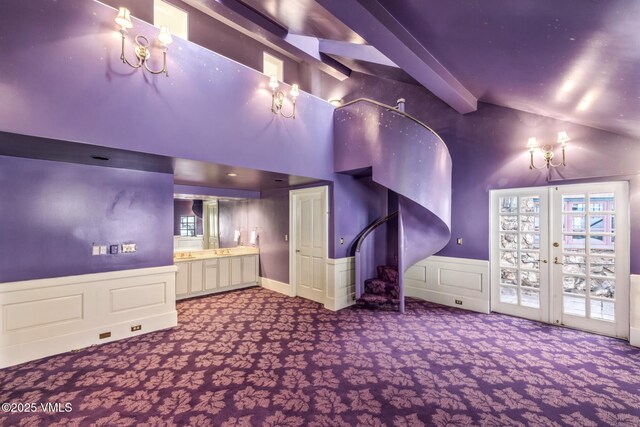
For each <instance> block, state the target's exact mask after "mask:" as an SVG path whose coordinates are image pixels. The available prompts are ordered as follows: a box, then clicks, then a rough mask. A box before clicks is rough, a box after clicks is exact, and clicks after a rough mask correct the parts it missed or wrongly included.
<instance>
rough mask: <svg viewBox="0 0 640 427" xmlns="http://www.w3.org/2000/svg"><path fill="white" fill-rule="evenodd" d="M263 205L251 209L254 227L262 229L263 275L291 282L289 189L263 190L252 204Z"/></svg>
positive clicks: (251, 221) (251, 226)
mask: <svg viewBox="0 0 640 427" xmlns="http://www.w3.org/2000/svg"><path fill="white" fill-rule="evenodd" d="M256 203H259V206H258V207H257V209H256V208H254V209H252V210H250V212H254V213H255V214H256V215H253V216H252V217H250V220H249V226H250V228H251V229H253V227H257V229H258V246H259V247H260V276H262V277H266V278H269V279H272V280H277V281H279V282H283V283H289V241H287V240H285V238H284V236H285V235H288V234H289V190H288V189H283V190H269V191H264V192H263V193H262V198H261V199H260V200H259V201H254V200H252V201H250V202H249V204H250V205H255V204H256Z"/></svg>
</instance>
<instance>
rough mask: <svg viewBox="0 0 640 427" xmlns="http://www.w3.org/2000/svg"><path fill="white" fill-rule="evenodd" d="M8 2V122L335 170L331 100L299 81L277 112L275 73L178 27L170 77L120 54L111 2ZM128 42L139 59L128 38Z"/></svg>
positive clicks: (0, 49) (292, 169)
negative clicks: (291, 110) (286, 106)
mask: <svg viewBox="0 0 640 427" xmlns="http://www.w3.org/2000/svg"><path fill="white" fill-rule="evenodd" d="M2 9H3V10H2V12H3V13H2V14H1V15H0V38H2V40H3V43H1V44H0V56H2V58H3V72H2V74H1V75H0V98H1V99H2V100H3V102H2V103H0V131H6V132H14V133H18V134H25V135H34V136H42V137H48V138H53V139H62V140H67V141H76V142H80V143H87V144H94V145H101V146H105V147H111V148H123V149H127V150H133V151H139V152H144V153H154V154H159V155H164V156H168V157H174V158H184V159H192V160H199V161H203V162H210V163H217V164H226V165H234V166H240V167H246V168H253V169H259V170H267V171H277V172H280V173H284V174H291V175H300V176H306V177H311V178H316V179H331V178H332V175H333V173H332V114H333V107H332V106H331V105H330V104H328V103H327V102H325V101H323V100H321V99H318V98H316V97H313V96H310V95H308V94H307V93H304V92H302V93H301V94H300V96H299V97H298V103H297V114H296V116H297V118H296V120H290V119H289V120H286V119H284V118H282V117H279V116H276V115H274V114H273V113H272V112H271V111H270V106H271V92H270V90H269V88H268V86H267V83H268V77H267V76H265V75H263V74H262V73H259V72H256V71H254V70H251V69H249V68H247V67H245V66H243V65H241V64H238V63H236V62H233V61H230V60H228V59H227V58H224V57H222V56H221V55H218V54H215V53H212V52H211V51H209V50H207V49H205V48H203V47H200V46H197V45H195V44H194V43H190V42H187V41H184V40H181V39H179V38H177V37H176V38H175V39H174V43H173V44H172V45H171V47H170V49H169V53H168V67H169V75H170V77H165V76H163V75H159V76H152V75H150V74H149V73H146V72H143V71H142V70H133V69H131V68H130V67H128V66H127V65H125V64H122V62H120V59H119V57H120V40H119V34H118V32H117V30H118V28H117V26H116V24H115V23H114V22H113V18H114V14H115V12H114V10H113V9H111V8H110V7H107V6H105V5H103V4H100V3H98V2H93V1H83V2H47V1H33V2H21V1H16V0H9V1H7V2H3V5H2ZM24 16H29V17H30V18H29V19H27V20H25V19H21V17H24ZM44 29H46V31H44ZM132 33H133V34H138V33H140V34H143V35H146V36H148V37H149V39H151V40H152V39H155V36H156V35H157V29H156V28H154V27H152V26H151V25H149V24H146V23H144V22H142V21H139V20H134V29H133V31H132ZM26 48H28V49H29V55H24V52H25V49H26ZM126 49H127V50H126V52H127V55H129V58H130V59H131V55H133V48H132V46H131V38H129V39H128V40H127V46H126ZM87 52H92V53H91V54H86V53H87ZM152 55H153V56H152V66H154V67H155V66H157V65H158V64H157V62H156V60H155V59H153V58H158V57H159V51H158V50H157V49H153V53H152ZM33 58H38V62H40V63H43V64H47V66H48V67H49V68H50V69H51V70H52V71H51V72H49V73H46V75H45V74H43V73H42V72H41V71H40V70H39V69H38V67H34V66H33ZM69 58H72V59H71V60H70V59H69ZM283 89H284V90H285V91H286V90H287V89H288V88H286V87H283ZM87 100H94V101H91V103H90V104H89V105H90V108H88V106H87V102H88V101H87ZM98 100H99V101H98ZM62 106H63V108H61V107H62ZM134 112H135V113H134Z"/></svg>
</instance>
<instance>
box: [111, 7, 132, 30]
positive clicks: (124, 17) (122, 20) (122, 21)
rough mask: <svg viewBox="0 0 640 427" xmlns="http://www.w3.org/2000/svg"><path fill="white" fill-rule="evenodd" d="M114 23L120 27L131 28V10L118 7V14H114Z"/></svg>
mask: <svg viewBox="0 0 640 427" xmlns="http://www.w3.org/2000/svg"><path fill="white" fill-rule="evenodd" d="M115 21H116V24H118V25H120V26H121V27H122V28H133V24H132V23H131V12H130V11H129V9H127V8H126V7H120V8H119V9H118V15H117V16H116V19H115Z"/></svg>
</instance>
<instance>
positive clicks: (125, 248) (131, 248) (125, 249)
mask: <svg viewBox="0 0 640 427" xmlns="http://www.w3.org/2000/svg"><path fill="white" fill-rule="evenodd" d="M136 250H137V247H136V244H135V243H123V244H122V253H123V254H130V253H133V252H135V251H136Z"/></svg>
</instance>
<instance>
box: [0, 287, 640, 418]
mask: <svg viewBox="0 0 640 427" xmlns="http://www.w3.org/2000/svg"><path fill="white" fill-rule="evenodd" d="M177 307H178V312H179V326H178V327H176V328H173V329H170V330H165V331H159V332H154V333H150V334H146V335H141V336H138V337H134V338H129V339H126V340H122V341H118V342H113V343H108V344H104V345H100V346H96V347H91V348H87V349H84V350H81V351H78V352H75V353H67V354H62V355H59V356H54V357H50V358H47V359H42V360H38V361H34V362H29V363H26V364H22V365H19V366H15V367H11V368H7V369H3V370H0V385H1V389H0V401H1V402H2V403H6V402H9V403H19V402H21V403H25V404H26V403H32V402H37V403H38V404H40V403H43V402H45V403H46V402H49V403H52V404H55V403H59V404H61V405H64V404H70V408H68V409H70V411H68V412H66V411H65V410H61V411H56V412H53V411H49V412H42V411H40V410H39V411H37V412H31V413H10V412H9V413H7V412H3V413H0V425H2V426H65V427H69V426H78V425H96V426H129V425H138V426H185V425H193V426H289V427H296V426H318V427H319V426H424V425H428V426H431V425H434V426H469V425H484V426H545V427H549V426H594V427H595V426H602V425H611V426H639V425H640V349H637V348H633V347H630V346H629V345H628V344H627V343H625V342H623V341H620V340H616V339H612V338H606V337H601V336H596V335H591V334H587V333H582V332H577V331H573V330H569V329H562V328H557V327H553V326H549V325H543V324H540V323H536V322H531V321H528V320H523V319H517V318H512V317H508V316H503V315H498V314H491V315H482V314H478V313H471V312H466V311H462V310H458V309H454V308H447V307H443V306H439V305H436V304H431V303H427V302H424V301H418V300H413V299H409V300H408V302H407V310H406V313H405V314H404V315H402V314H399V313H397V312H391V311H379V312H376V311H369V310H364V309H358V308H349V309H345V310H342V311H340V312H337V313H333V312H330V311H327V310H325V309H324V308H322V306H320V305H319V304H316V303H314V302H311V301H306V300H303V299H300V298H289V297H286V296H284V295H280V294H277V293H273V292H270V291H267V290H263V289H261V288H252V289H249V290H244V291H241V292H232V293H226V294H219V295H214V296H209V297H205V298H199V299H192V300H187V301H182V302H179V303H178V304H177ZM61 407H64V406H61ZM23 409H24V408H23ZM58 409H60V407H59V408H58Z"/></svg>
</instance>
